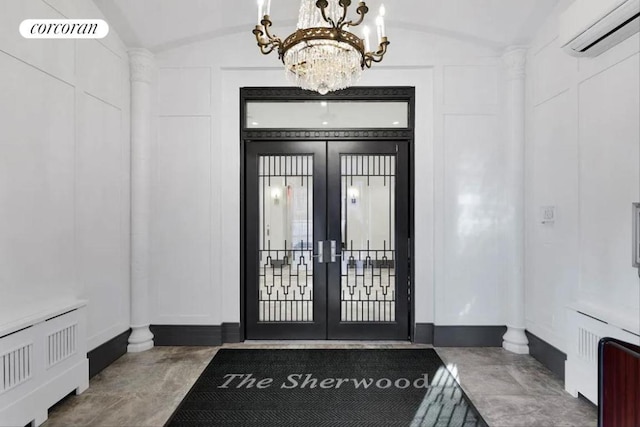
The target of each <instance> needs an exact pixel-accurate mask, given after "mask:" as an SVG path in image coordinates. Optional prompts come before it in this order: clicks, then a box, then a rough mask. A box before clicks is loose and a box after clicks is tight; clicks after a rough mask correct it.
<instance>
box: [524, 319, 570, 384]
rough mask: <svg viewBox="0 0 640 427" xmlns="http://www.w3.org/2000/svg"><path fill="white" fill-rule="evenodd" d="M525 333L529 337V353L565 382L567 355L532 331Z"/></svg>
mask: <svg viewBox="0 0 640 427" xmlns="http://www.w3.org/2000/svg"><path fill="white" fill-rule="evenodd" d="M525 333H526V334H527V338H528V339H529V354H530V355H531V356H532V357H533V358H534V359H536V360H537V361H538V362H540V363H542V364H543V365H544V367H545V368H547V369H548V370H550V371H551V372H553V374H554V375H555V376H556V377H558V378H559V379H560V380H562V381H563V382H564V362H565V361H566V360H567V355H566V354H565V353H563V352H562V351H560V350H558V349H557V348H555V347H554V346H552V345H551V344H549V343H548V342H546V341H545V340H543V339H541V338H539V337H537V336H535V335H534V334H532V333H531V332H529V331H525Z"/></svg>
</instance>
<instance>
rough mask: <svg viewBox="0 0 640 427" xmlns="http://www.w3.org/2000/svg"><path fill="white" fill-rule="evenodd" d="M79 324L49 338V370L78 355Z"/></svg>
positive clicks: (61, 330)
mask: <svg viewBox="0 0 640 427" xmlns="http://www.w3.org/2000/svg"><path fill="white" fill-rule="evenodd" d="M77 330H78V324H77V323H75V324H73V325H71V326H68V327H66V328H64V329H60V330H59V331H56V332H54V333H52V334H50V335H49V336H48V337H47V347H48V351H47V355H48V357H47V369H48V368H50V367H52V366H54V365H56V364H58V363H60V362H62V361H63V360H65V359H67V358H68V357H71V356H72V355H74V354H75V353H76V348H77V336H76V333H77Z"/></svg>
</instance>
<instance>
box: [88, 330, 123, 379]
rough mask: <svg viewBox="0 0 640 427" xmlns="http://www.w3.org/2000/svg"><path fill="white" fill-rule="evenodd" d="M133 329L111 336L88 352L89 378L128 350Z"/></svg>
mask: <svg viewBox="0 0 640 427" xmlns="http://www.w3.org/2000/svg"><path fill="white" fill-rule="evenodd" d="M130 333H131V329H127V330H126V331H124V332H123V333H121V334H120V335H117V336H115V337H113V338H111V339H110V340H109V341H107V342H105V343H104V344H101V345H99V346H98V347H96V348H94V349H93V350H91V351H90V352H88V353H87V358H88V359H89V378H93V377H94V376H96V375H97V374H98V373H100V372H101V371H102V370H103V369H104V368H106V367H107V366H109V365H111V364H112V363H113V362H115V361H116V360H118V359H119V358H120V357H121V356H123V355H124V354H126V352H127V344H128V339H129V334H130Z"/></svg>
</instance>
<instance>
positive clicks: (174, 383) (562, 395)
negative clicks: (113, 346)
mask: <svg viewBox="0 0 640 427" xmlns="http://www.w3.org/2000/svg"><path fill="white" fill-rule="evenodd" d="M408 346H410V344H398V343H375V344H372V343H341V342H338V343H335V342H332V343H326V342H325V343H313V342H296V343H295V344H291V342H288V343H287V342H268V343H265V342H247V343H243V344H233V345H225V346H224V347H236V348H237V347H240V348H283V347H287V348H403V347H408ZM415 347H428V346H415ZM219 348H220V347H155V348H153V349H152V350H149V351H147V352H144V353H137V354H132V353H130V354H126V355H124V356H123V357H121V358H120V359H118V360H117V361H116V362H115V363H113V364H112V365H111V366H109V367H108V368H107V369H105V370H104V371H102V372H101V373H99V374H98V375H96V376H95V377H94V378H93V379H92V380H91V383H90V387H89V389H88V390H87V391H85V392H84V393H83V394H81V395H79V396H74V395H72V396H69V397H67V398H66V399H64V400H63V401H62V402H60V403H59V404H57V405H56V406H54V407H53V408H51V410H50V411H49V420H48V421H47V422H46V423H45V424H44V425H43V426H44V427H57V426H64V427H71V426H152V427H156V426H162V425H163V424H164V422H165V421H166V420H167V419H168V418H169V416H170V415H171V414H172V413H173V411H174V409H175V408H176V407H177V405H178V404H179V403H180V401H181V400H182V398H183V397H184V395H185V394H186V393H187V391H188V390H189V389H190V388H191V385H192V384H193V383H194V381H195V380H196V379H197V378H198V376H199V375H200V373H201V372H202V370H203V369H204V368H205V366H206V365H207V364H208V363H209V361H210V360H211V358H212V357H213V356H214V355H215V353H216V351H217V350H218V349H219ZM436 350H437V352H438V353H439V354H440V357H441V358H442V359H443V360H444V361H445V363H447V365H448V366H449V369H450V370H451V371H452V372H453V373H454V375H456V374H457V376H458V378H459V381H460V383H461V384H462V387H463V389H464V390H465V391H466V392H467V394H468V396H469V397H470V398H471V400H472V401H473V403H474V404H475V405H476V407H477V408H478V410H479V411H480V413H481V414H482V416H483V417H484V418H485V420H486V421H487V422H488V423H489V425H490V426H496V427H497V426H505V427H516V426H554V427H555V426H576V427H587V426H595V425H596V424H597V413H596V408H595V406H593V405H591V404H590V403H588V402H585V401H583V400H582V399H574V398H573V397H571V396H570V395H569V394H567V393H566V392H565V391H564V389H563V387H562V383H561V382H560V381H559V380H557V379H556V378H555V377H554V376H553V375H552V374H551V372H549V371H548V370H547V369H545V368H544V367H543V366H542V365H541V364H540V363H539V362H537V361H536V360H535V359H533V358H532V357H530V356H521V355H515V354H511V353H508V352H506V351H505V350H503V349H501V348H437V349H436Z"/></svg>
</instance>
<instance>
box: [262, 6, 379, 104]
mask: <svg viewBox="0 0 640 427" xmlns="http://www.w3.org/2000/svg"><path fill="white" fill-rule="evenodd" d="M351 3H352V2H351V0H318V1H316V0H302V1H301V4H300V13H299V15H298V26H297V29H296V31H295V32H294V33H293V34H291V35H289V36H288V37H287V38H285V39H284V40H282V39H280V38H279V37H277V36H275V35H272V34H271V31H270V28H271V26H272V25H273V23H272V22H271V17H270V10H271V0H266V2H265V0H258V25H256V27H255V29H254V30H253V34H254V35H255V36H256V41H257V42H258V46H259V47H260V51H261V52H262V53H263V54H264V55H268V54H270V53H271V52H273V51H274V50H277V52H278V56H279V58H280V59H281V60H282V62H283V63H284V68H285V73H286V75H287V78H288V79H289V81H291V82H292V83H293V84H295V85H296V86H299V87H301V88H302V89H307V90H312V91H316V92H319V93H320V94H322V95H325V94H327V93H328V92H332V91H335V90H340V89H344V88H347V87H349V86H353V85H354V84H355V83H356V82H357V81H358V80H359V79H360V77H361V75H362V71H363V70H364V69H365V68H371V65H372V64H373V63H374V62H380V61H382V59H383V57H384V55H385V54H386V53H387V46H389V40H388V39H387V36H386V33H385V25H384V14H385V9H384V6H380V14H379V16H378V17H377V19H376V28H377V35H378V47H377V48H376V50H375V51H372V50H371V48H370V46H371V45H370V41H369V37H370V33H371V32H370V30H369V28H368V27H367V26H363V30H362V37H359V36H358V35H356V34H355V33H354V31H353V29H354V28H355V27H358V26H360V25H361V24H362V23H363V22H364V19H365V16H366V15H367V13H368V12H369V8H368V7H367V4H366V3H365V2H364V1H361V2H359V3H358V7H357V8H356V13H357V15H358V18H357V19H356V20H349V19H348V18H347V15H348V12H349V7H350V6H351Z"/></svg>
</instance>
